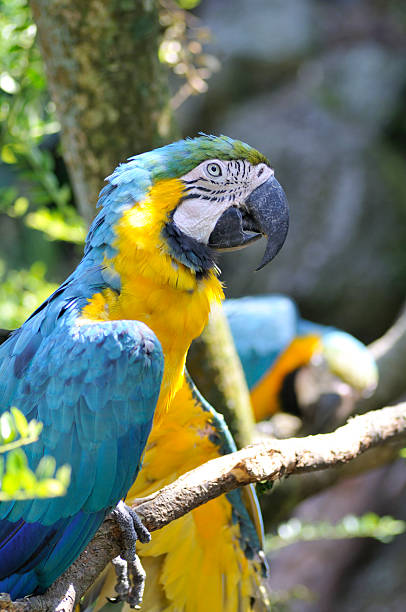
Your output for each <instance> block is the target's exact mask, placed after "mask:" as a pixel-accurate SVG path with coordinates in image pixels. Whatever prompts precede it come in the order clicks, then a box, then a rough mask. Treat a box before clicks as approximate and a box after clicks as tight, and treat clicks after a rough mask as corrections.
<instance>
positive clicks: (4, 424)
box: [0, 412, 17, 444]
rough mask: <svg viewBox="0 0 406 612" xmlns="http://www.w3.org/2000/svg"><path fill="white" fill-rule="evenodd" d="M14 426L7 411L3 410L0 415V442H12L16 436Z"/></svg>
mask: <svg viewBox="0 0 406 612" xmlns="http://www.w3.org/2000/svg"><path fill="white" fill-rule="evenodd" d="M16 433H17V431H16V427H15V424H14V421H13V417H12V416H11V414H10V413H9V412H3V414H2V415H1V417H0V444H7V443H8V442H12V440H14V438H15V437H16Z"/></svg>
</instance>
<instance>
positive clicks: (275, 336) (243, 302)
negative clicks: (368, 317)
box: [224, 295, 378, 421]
mask: <svg viewBox="0 0 406 612" xmlns="http://www.w3.org/2000/svg"><path fill="white" fill-rule="evenodd" d="M224 310H225V313H226V316H227V319H228V322H229V324H230V329H231V333H232V335H233V338H234V342H235V345H236V348H237V352H238V355H239V357H240V359H241V363H242V366H243V369H244V374H245V377H246V379H247V383H248V387H249V390H250V395H251V403H252V408H253V411H254V415H255V418H256V420H257V421H261V420H263V419H266V418H269V417H270V416H272V415H273V414H274V413H275V412H278V411H280V410H282V411H285V412H291V413H293V414H300V403H301V402H300V399H301V398H299V397H298V394H299V389H298V385H297V382H298V381H297V378H298V376H297V375H298V373H300V372H301V371H302V370H303V369H304V368H306V367H311V366H312V365H313V364H314V365H315V367H316V368H317V373H316V376H317V384H318V386H320V385H321V384H323V379H324V380H325V384H324V387H325V390H326V392H328V391H331V390H333V388H334V382H333V378H332V375H334V377H336V378H338V379H340V381H342V382H343V383H345V384H346V385H348V386H349V387H351V389H352V390H353V391H354V392H355V393H360V394H369V393H371V392H372V391H373V390H374V389H375V387H376V384H377V380H378V370H377V367H376V363H375V361H374V358H373V356H372V354H371V353H370V351H369V350H368V349H367V347H366V346H365V345H364V344H362V342H360V341H359V340H357V339H356V338H354V336H351V335H350V334H348V333H346V332H344V331H341V330H338V329H335V328H334V327H328V326H324V325H319V324H317V323H312V322H310V321H306V320H305V319H302V318H301V316H300V314H299V311H298V308H297V306H296V304H295V303H294V301H293V300H292V299H291V298H289V297H287V296H284V295H257V296H251V297H243V298H237V299H233V300H226V301H225V302H224ZM326 370H327V375H326ZM295 385H296V386H295ZM319 390H320V389H319ZM307 395H309V392H307Z"/></svg>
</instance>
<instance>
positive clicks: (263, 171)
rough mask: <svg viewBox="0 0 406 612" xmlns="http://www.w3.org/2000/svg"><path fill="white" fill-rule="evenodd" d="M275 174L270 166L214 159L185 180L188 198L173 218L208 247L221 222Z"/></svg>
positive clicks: (183, 230) (180, 205) (183, 178)
mask: <svg viewBox="0 0 406 612" xmlns="http://www.w3.org/2000/svg"><path fill="white" fill-rule="evenodd" d="M273 174H274V172H273V170H272V168H270V167H269V166H267V165H266V164H258V165H256V166H253V165H252V164H251V163H250V162H248V161H246V160H232V161H223V160H220V159H210V160H208V161H205V162H202V163H201V164H199V165H198V166H196V168H193V170H191V171H190V172H188V173H187V174H185V175H184V176H182V177H181V180H182V181H183V182H184V183H185V187H186V189H185V196H184V198H183V200H182V202H181V203H180V204H179V206H178V207H177V209H176V210H175V213H174V215H173V220H174V222H175V224H176V225H177V227H178V228H179V229H180V230H181V231H182V232H183V233H184V234H186V235H187V236H190V237H191V238H194V239H195V240H198V241H199V242H203V243H204V244H207V243H208V241H209V238H210V234H211V233H212V231H213V229H214V227H215V225H216V223H217V221H218V220H219V218H220V217H221V215H222V214H223V212H224V211H225V210H227V208H229V207H230V206H236V207H243V206H244V202H245V200H246V199H247V197H248V196H249V195H250V193H251V192H252V191H254V189H256V188H257V187H259V186H260V185H262V184H263V183H265V182H266V181H267V180H268V179H269V178H270V177H271V176H273Z"/></svg>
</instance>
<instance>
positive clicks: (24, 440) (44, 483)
mask: <svg viewBox="0 0 406 612" xmlns="http://www.w3.org/2000/svg"><path fill="white" fill-rule="evenodd" d="M41 431H42V424H41V423H38V422H37V421H35V420H32V421H30V422H28V421H27V419H26V418H25V416H24V415H23V413H22V412H21V411H20V410H18V409H17V408H14V407H13V408H11V410H10V412H3V414H2V415H1V416H0V502H1V501H9V500H14V499H16V500H26V499H34V498H43V497H46V498H48V497H59V496H61V495H65V494H66V490H67V488H68V486H69V482H70V467H69V466H68V465H63V466H61V467H60V468H58V469H57V470H56V471H55V468H56V463H55V459H54V458H53V457H50V456H44V457H42V459H41V461H40V462H39V464H38V466H37V468H36V470H35V472H33V471H32V470H31V469H30V468H29V467H28V461H27V457H26V455H25V453H24V451H23V449H22V448H21V447H22V446H25V445H27V444H32V443H33V442H36V441H37V440H38V437H39V435H40V433H41ZM4 454H5V458H4V457H3V456H2V455H4Z"/></svg>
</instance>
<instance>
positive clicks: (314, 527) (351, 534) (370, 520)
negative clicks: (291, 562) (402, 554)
mask: <svg viewBox="0 0 406 612" xmlns="http://www.w3.org/2000/svg"><path fill="white" fill-rule="evenodd" d="M405 531H406V522H405V521H400V520H397V519H394V518H393V517H391V516H378V515H377V514H375V513H373V512H368V513H367V514H364V515H363V516H359V517H357V516H354V515H352V514H349V515H347V516H345V517H344V518H343V519H342V520H341V521H339V522H338V523H337V524H335V525H332V524H331V523H328V522H324V521H322V522H317V523H305V522H302V521H300V520H299V519H297V518H292V519H290V520H289V521H288V522H286V523H282V524H281V525H279V527H278V533H277V535H268V536H266V538H265V550H266V552H267V553H272V552H274V551H275V550H279V549H280V548H284V547H285V546H289V544H294V543H296V542H310V541H313V540H341V539H343V538H375V539H376V540H379V541H381V542H390V541H391V540H392V539H393V538H394V537H395V536H397V535H400V534H401V533H404V532H405Z"/></svg>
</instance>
